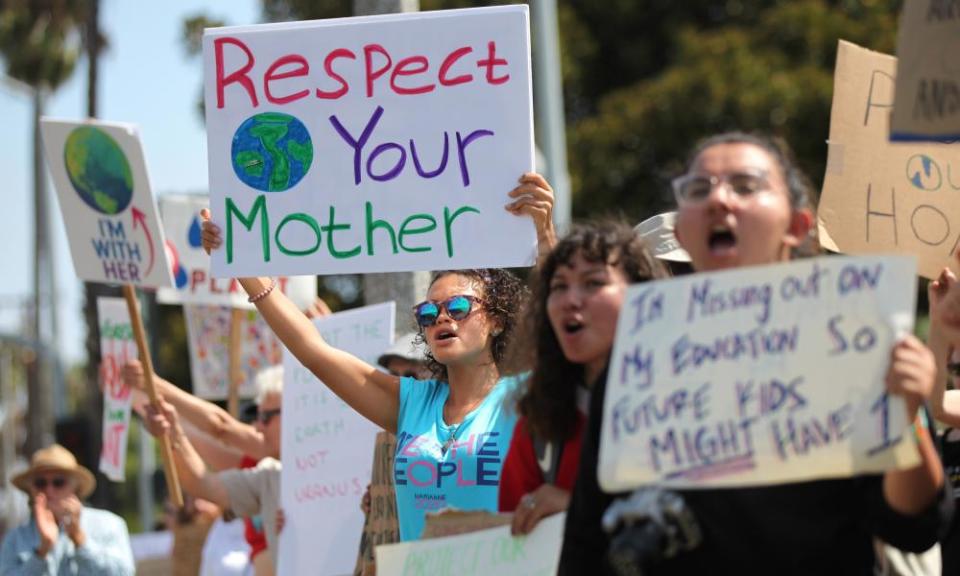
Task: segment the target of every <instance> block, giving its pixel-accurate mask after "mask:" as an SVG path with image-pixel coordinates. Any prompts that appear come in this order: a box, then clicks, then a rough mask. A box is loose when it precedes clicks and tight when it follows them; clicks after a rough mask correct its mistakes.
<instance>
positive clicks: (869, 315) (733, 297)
mask: <svg viewBox="0 0 960 576" xmlns="http://www.w3.org/2000/svg"><path fill="white" fill-rule="evenodd" d="M915 275H916V264H915V261H914V260H913V259H912V258H909V257H903V256H886V257H883V256H872V257H863V258H853V257H830V258H816V259H806V260H801V261H797V262H794V263H789V264H779V265H775V266H765V267H756V268H745V269H738V270H727V271H723V272H715V273H709V274H694V275H691V276H685V277H682V278H675V279H671V280H664V281H659V282H651V283H646V284H637V285H634V286H631V287H630V289H629V291H628V292H627V295H626V297H625V299H624V305H623V308H622V309H621V311H620V319H619V321H618V324H617V336H616V342H615V344H614V349H613V355H612V357H611V360H610V370H609V375H608V378H607V391H606V398H605V402H604V409H603V427H602V433H601V444H600V465H599V480H600V485H601V486H603V487H604V489H605V490H607V491H611V492H615V491H623V490H628V489H632V488H636V487H639V486H641V485H645V484H651V483H658V484H662V485H668V486H675V487H698V486H703V487H705V486H748V485H761V484H777V483H784V482H797V481H804V480H812V479H817V478H830V477H841V476H852V475H855V474H861V473H869V472H879V471H882V470H886V469H889V468H894V467H897V468H905V467H909V466H914V465H916V463H917V462H918V455H917V449H916V442H915V440H914V437H913V435H912V434H911V433H910V432H909V428H908V427H909V425H910V420H911V419H910V418H908V417H907V414H906V406H905V404H904V403H903V400H902V398H900V397H898V396H889V395H888V394H887V393H886V387H885V383H884V378H885V375H886V371H887V367H888V366H889V365H890V352H891V350H892V348H893V346H894V344H895V343H896V341H897V339H898V337H900V336H901V335H903V334H905V333H908V332H909V331H910V330H911V329H912V327H913V311H914V304H915V299H916V286H915V283H916V280H915Z"/></svg>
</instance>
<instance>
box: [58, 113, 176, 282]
mask: <svg viewBox="0 0 960 576" xmlns="http://www.w3.org/2000/svg"><path fill="white" fill-rule="evenodd" d="M41 130H42V132H43V144H44V149H45V151H46V155H47V164H48V165H49V166H50V173H51V174H52V175H53V182H54V184H55V185H56V189H57V197H58V199H59V200H60V211H61V212H62V213H63V221H64V224H65V225H66V228H67V238H68V240H69V242H70V252H71V254H72V255H73V265H74V268H76V270H77V275H78V276H79V277H80V278H82V279H83V280H88V281H91V282H107V283H113V284H131V285H134V286H149V287H154V288H158V287H161V286H171V282H170V265H169V263H168V262H167V255H166V251H165V250H164V238H163V230H162V229H161V228H160V220H159V218H157V206H156V203H155V201H154V198H153V194H152V193H151V191H150V180H149V179H148V178H147V166H146V163H145V162H144V159H143V150H142V149H141V147H140V138H139V136H138V135H137V131H136V128H135V127H133V126H131V125H129V124H115V123H106V122H96V121H92V120H90V121H85V122H70V121H62V120H51V119H48V118H44V119H42V120H41Z"/></svg>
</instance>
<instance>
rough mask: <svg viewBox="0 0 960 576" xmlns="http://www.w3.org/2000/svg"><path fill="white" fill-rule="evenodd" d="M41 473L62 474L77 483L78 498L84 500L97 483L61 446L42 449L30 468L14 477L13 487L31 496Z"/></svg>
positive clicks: (34, 456)
mask: <svg viewBox="0 0 960 576" xmlns="http://www.w3.org/2000/svg"><path fill="white" fill-rule="evenodd" d="M41 472H62V473H64V474H67V475H69V476H72V477H73V478H74V479H75V480H76V481H77V496H78V497H80V499H81V500H82V499H84V498H86V497H87V496H89V495H90V494H92V493H93V490H94V488H96V487H97V481H96V479H95V478H94V477H93V474H92V473H91V472H90V471H89V470H87V469H86V468H85V467H83V466H81V465H80V464H78V463H77V459H76V458H74V456H73V454H71V453H70V451H69V450H67V449H66V448H64V447H63V446H61V445H59V444H54V445H53V446H49V447H47V448H41V449H40V450H37V451H36V452H34V453H33V457H32V458H30V467H29V468H27V469H26V470H25V471H23V472H21V473H19V474H17V475H16V476H14V477H13V485H14V486H16V487H17V488H19V489H21V490H23V491H24V492H26V493H27V494H30V488H31V486H32V485H33V477H34V476H35V475H36V474H38V473H41Z"/></svg>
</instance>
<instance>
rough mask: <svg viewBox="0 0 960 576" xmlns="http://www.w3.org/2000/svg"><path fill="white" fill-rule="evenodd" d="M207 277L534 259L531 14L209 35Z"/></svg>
mask: <svg viewBox="0 0 960 576" xmlns="http://www.w3.org/2000/svg"><path fill="white" fill-rule="evenodd" d="M203 52H204V69H205V79H204V88H205V95H206V121H207V137H208V145H207V149H208V154H209V166H210V190H211V210H212V212H213V219H214V222H216V223H217V224H218V225H219V226H220V228H221V231H222V234H223V240H224V243H223V247H222V248H221V249H220V250H218V251H216V252H214V254H213V262H212V266H211V269H212V271H213V274H214V275H215V276H217V277H243V276H252V275H264V274H266V275H279V274H339V273H357V272H360V273H365V272H395V271H408V270H434V269H449V268H481V267H505V266H526V265H530V264H532V263H533V261H534V258H535V252H536V234H535V231H534V225H533V222H532V220H531V219H529V218H527V217H520V216H515V215H512V214H510V213H508V212H507V211H506V210H505V209H504V206H505V205H506V204H507V203H508V202H509V197H508V195H507V194H508V192H509V191H510V190H511V189H513V188H514V187H515V186H516V183H517V180H518V178H520V176H521V174H523V173H524V172H528V171H530V170H532V169H533V163H534V160H533V159H534V147H533V119H532V118H533V116H532V99H531V82H530V44H529V14H528V8H527V6H505V7H492V8H479V9H468V10H450V11H437V12H425V13H412V14H393V15H384V16H372V17H361V18H344V19H333V20H318V21H312V22H294V23H284V24H266V25H262V26H248V27H238V28H217V29H211V30H207V31H206V32H205V34H204V38H203Z"/></svg>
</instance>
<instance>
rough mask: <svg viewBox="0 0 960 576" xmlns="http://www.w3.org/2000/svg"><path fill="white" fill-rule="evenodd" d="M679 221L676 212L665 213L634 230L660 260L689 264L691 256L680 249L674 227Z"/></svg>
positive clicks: (653, 217) (635, 227)
mask: <svg viewBox="0 0 960 576" xmlns="http://www.w3.org/2000/svg"><path fill="white" fill-rule="evenodd" d="M676 221H677V213H676V212H664V213H663V214H657V215H656V216H651V217H650V218H647V219H646V220H644V221H643V222H641V223H639V224H637V225H636V226H634V228H633V229H634V230H635V231H636V232H637V234H638V235H639V236H640V238H641V239H643V242H644V244H646V245H647V248H649V249H650V251H651V252H653V255H654V256H655V257H657V258H659V259H660V260H668V261H670V262H689V261H690V255H689V254H687V252H686V250H684V249H683V248H681V247H680V243H679V242H677V237H676V236H674V234H673V227H674V224H675V223H676Z"/></svg>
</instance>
